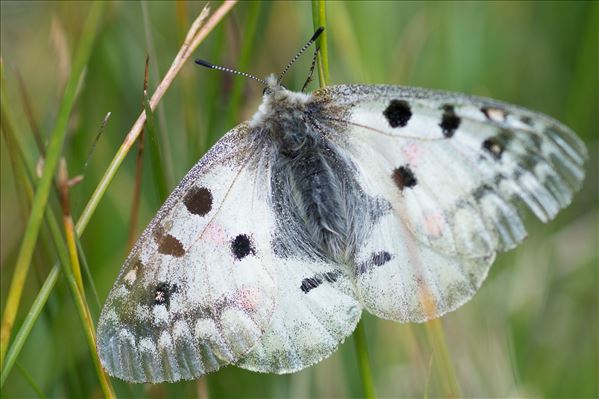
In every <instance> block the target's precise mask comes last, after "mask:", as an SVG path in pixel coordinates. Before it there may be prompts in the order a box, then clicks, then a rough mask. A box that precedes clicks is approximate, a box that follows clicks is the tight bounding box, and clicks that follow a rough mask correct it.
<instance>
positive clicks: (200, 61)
mask: <svg viewBox="0 0 599 399" xmlns="http://www.w3.org/2000/svg"><path fill="white" fill-rule="evenodd" d="M195 62H196V64H198V65H201V66H203V67H206V68H208V69H216V70H218V71H225V72H229V73H232V74H234V75H241V76H244V77H246V78H250V79H254V80H257V81H258V82H260V83H262V84H263V85H264V86H268V84H267V83H266V81H265V80H264V79H260V78H257V77H256V76H254V75H250V74H249V73H245V72H240V71H236V70H235V69H231V68H227V67H223V66H220V65H214V64H211V63H209V62H208V61H204V60H199V59H198V60H196V61H195Z"/></svg>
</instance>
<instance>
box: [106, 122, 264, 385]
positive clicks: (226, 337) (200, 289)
mask: <svg viewBox="0 0 599 399" xmlns="http://www.w3.org/2000/svg"><path fill="white" fill-rule="evenodd" d="M249 133H250V131H249V129H248V128H247V126H245V125H240V126H238V127H237V128H235V129H233V130H232V131H230V132H229V133H228V134H227V135H226V136H225V137H223V138H222V139H221V140H220V141H219V142H218V143H217V144H216V145H215V146H214V147H213V148H212V149H211V150H210V151H209V152H208V153H207V155H206V156H205V157H203V158H202V160H200V162H198V164H197V165H196V166H195V167H194V168H193V169H192V170H191V171H190V172H189V173H188V174H187V176H186V177H185V178H184V179H183V181H182V182H181V183H180V185H179V186H178V187H177V188H176V189H175V191H174V192H173V193H172V194H171V195H170V197H169V198H168V199H167V201H166V203H165V204H164V205H163V207H162V208H161V209H160V211H159V212H158V214H157V215H156V217H155V218H154V219H153V221H152V222H151V223H150V225H149V226H148V227H147V228H146V230H145V231H144V233H143V235H142V236H141V238H140V239H139V241H138V242H137V244H136V246H135V248H134V249H133V250H132V252H131V255H130V256H129V258H128V259H127V261H126V262H125V264H124V266H123V268H122V269H121V272H120V274H119V277H118V278H117V280H116V283H115V285H114V287H113V289H112V291H111V292H110V294H109V297H108V300H107V302H106V304H105V306H104V309H103V311H102V315H101V316H100V321H99V324H98V339H97V347H98V353H99V356H100V359H101V361H102V364H103V365H104V367H105V368H106V370H107V371H108V372H109V374H111V375H113V376H116V377H119V378H121V379H124V380H127V381H132V382H161V381H176V380H180V379H192V378H197V377H199V376H201V375H204V374H206V373H208V372H210V371H214V370H216V369H218V368H219V367H221V366H223V365H226V364H230V363H234V362H236V361H237V360H239V359H240V358H241V357H242V356H243V355H245V354H246V353H247V352H249V351H250V350H251V348H252V347H253V346H254V345H255V344H256V343H257V342H258V340H259V339H260V337H261V336H262V334H263V333H264V331H265V330H266V329H267V327H268V325H269V323H270V319H271V317H272V313H273V311H274V307H275V300H276V298H275V296H276V286H275V281H274V275H273V272H272V254H271V247H270V240H271V236H270V235H271V233H272V229H273V228H272V226H273V215H272V214H271V211H270V208H269V206H268V205H267V196H268V193H267V192H266V191H265V190H263V187H264V184H265V182H266V183H267V182H268V179H269V178H270V177H269V174H268V167H266V162H267V161H266V160H267V156H265V154H264V152H261V151H260V149H259V148H257V147H254V146H252V142H251V140H250V139H249V138H248V135H249Z"/></svg>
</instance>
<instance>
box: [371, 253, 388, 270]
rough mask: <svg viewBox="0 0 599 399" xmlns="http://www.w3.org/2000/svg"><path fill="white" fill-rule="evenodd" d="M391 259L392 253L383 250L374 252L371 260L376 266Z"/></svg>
mask: <svg viewBox="0 0 599 399" xmlns="http://www.w3.org/2000/svg"><path fill="white" fill-rule="evenodd" d="M390 260H391V254H390V253H389V252H387V251H381V252H377V253H374V254H372V256H371V257H370V261H371V263H372V264H373V265H375V266H383V265H384V264H385V263H387V262H389V261H390Z"/></svg>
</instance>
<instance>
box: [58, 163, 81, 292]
mask: <svg viewBox="0 0 599 399" xmlns="http://www.w3.org/2000/svg"><path fill="white" fill-rule="evenodd" d="M68 180H69V175H68V172H67V164H66V161H65V160H64V158H62V159H61V160H60V164H59V166H58V189H59V193H60V205H61V208H62V223H63V225H64V232H65V241H66V243H67V249H68V251H69V258H70V260H71V268H72V272H73V276H75V281H76V282H77V288H79V292H80V293H81V295H82V296H83V297H85V289H84V287H83V276H82V275H81V265H80V264H79V256H78V255H77V244H76V243H75V238H74V236H75V231H74V228H73V227H74V226H73V217H72V216H71V205H70V199H69V183H68Z"/></svg>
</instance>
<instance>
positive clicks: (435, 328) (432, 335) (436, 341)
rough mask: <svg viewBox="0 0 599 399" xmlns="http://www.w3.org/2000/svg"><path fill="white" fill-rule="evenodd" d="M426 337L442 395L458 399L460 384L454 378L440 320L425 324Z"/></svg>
mask: <svg viewBox="0 0 599 399" xmlns="http://www.w3.org/2000/svg"><path fill="white" fill-rule="evenodd" d="M425 329H426V336H427V340H428V342H429V345H430V346H431V348H432V350H433V362H434V363H435V366H436V370H437V375H438V377H439V380H440V382H441V387H442V389H443V395H444V396H446V397H452V398H455V397H460V396H461V389H460V384H459V383H458V380H457V378H456V374H455V370H454V368H453V365H452V362H451V356H450V354H449V350H448V349H447V343H446V342H445V333H444V331H443V324H442V323H441V320H440V319H433V320H430V321H428V322H427V323H426V324H425Z"/></svg>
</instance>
